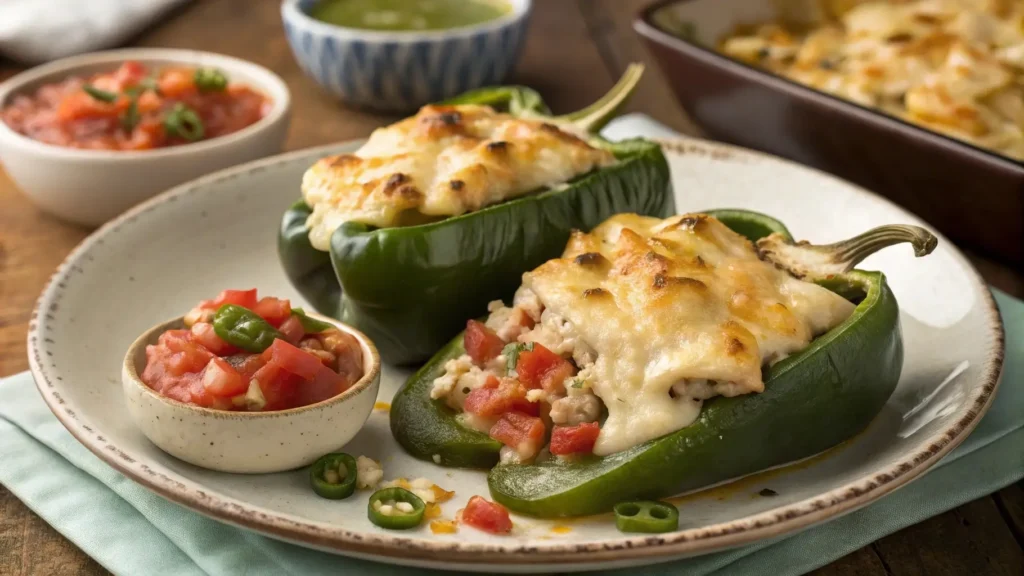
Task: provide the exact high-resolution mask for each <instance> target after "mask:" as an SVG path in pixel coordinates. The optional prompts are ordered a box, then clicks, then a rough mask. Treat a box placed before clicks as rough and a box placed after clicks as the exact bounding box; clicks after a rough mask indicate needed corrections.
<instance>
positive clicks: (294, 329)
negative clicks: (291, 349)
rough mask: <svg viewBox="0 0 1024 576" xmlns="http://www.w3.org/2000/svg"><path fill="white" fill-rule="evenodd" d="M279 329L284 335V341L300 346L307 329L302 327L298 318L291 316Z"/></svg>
mask: <svg viewBox="0 0 1024 576" xmlns="http://www.w3.org/2000/svg"><path fill="white" fill-rule="evenodd" d="M277 329H278V330H280V332H281V334H282V335H284V339H285V340H287V341H288V342H289V343H291V344H298V343H299V342H300V341H301V340H302V337H303V336H305V335H306V329H305V328H303V327H302V321H301V320H299V318H298V316H290V317H289V318H288V319H287V320H285V321H284V322H282V323H281V325H280V326H278V328H277Z"/></svg>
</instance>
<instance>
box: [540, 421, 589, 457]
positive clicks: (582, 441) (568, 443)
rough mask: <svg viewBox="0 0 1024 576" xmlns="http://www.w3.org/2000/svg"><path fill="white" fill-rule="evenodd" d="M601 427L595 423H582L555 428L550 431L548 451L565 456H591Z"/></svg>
mask: <svg viewBox="0 0 1024 576" xmlns="http://www.w3.org/2000/svg"><path fill="white" fill-rule="evenodd" d="M600 433H601V427H600V426H599V425H598V424H597V422H584V423H582V424H577V425H576V426H555V427H554V428H553V429H552V430H551V444H550V446H548V449H549V450H551V453H552V454H557V455H560V456H565V455H568V454H592V453H593V452H594V444H595V443H596V442H597V436H598V434H600Z"/></svg>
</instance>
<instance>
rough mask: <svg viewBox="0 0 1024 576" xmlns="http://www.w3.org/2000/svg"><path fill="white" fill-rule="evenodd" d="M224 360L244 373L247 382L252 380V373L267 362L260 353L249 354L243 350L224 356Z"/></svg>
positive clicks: (237, 370) (243, 376)
mask: <svg viewBox="0 0 1024 576" xmlns="http://www.w3.org/2000/svg"><path fill="white" fill-rule="evenodd" d="M224 361H225V362H227V363H228V364H230V365H231V367H232V368H234V369H235V371H236V372H238V373H239V374H241V375H242V379H243V380H245V382H246V383H248V382H249V380H252V375H253V374H255V373H256V371H257V370H259V369H260V368H262V367H263V365H264V364H266V363H267V362H266V360H264V359H263V356H262V355H260V354H249V353H247V352H242V353H240V354H232V355H231V356H226V357H224Z"/></svg>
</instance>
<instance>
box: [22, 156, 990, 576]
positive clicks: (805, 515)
mask: <svg viewBox="0 0 1024 576" xmlns="http://www.w3.org/2000/svg"><path fill="white" fill-rule="evenodd" d="M661 144H662V146H663V147H664V149H665V150H666V152H667V153H669V154H678V155H684V154H686V155H689V154H698V155H704V156H709V157H719V158H720V157H732V158H740V159H747V160H749V161H757V162H772V163H776V164H780V165H783V166H785V168H786V169H787V170H811V169H808V168H805V167H802V166H799V165H796V164H794V163H791V162H788V161H786V160H782V159H780V158H776V157H774V156H770V155H767V154H761V153H758V152H754V151H750V150H746V149H742V148H738V147H733V146H729V145H725V144H717V143H712V142H707V141H701V140H696V139H681V140H670V141H661ZM338 148H339V145H331V146H323V147H320V148H313V149H307V150H302V151H297V152H292V153H288V154H283V155H280V156H275V157H273V158H268V159H264V160H258V161H255V162H250V163H247V164H243V165H241V166H237V167H234V168H230V169H227V170H223V171H220V172H216V173H214V174H211V175H209V176H206V177H203V178H199V179H197V180H195V181H193V182H191V183H187V184H184V185H181V186H178V187H176V188H173V189H171V190H169V191H167V192H165V193H163V194H161V195H159V196H156V197H154V198H152V199H150V200H148V201H146V202H144V203H142V204H140V205H138V206H136V207H135V208H133V209H132V210H130V211H128V212H126V213H125V214H123V215H122V216H120V217H118V218H116V219H115V220H113V221H111V222H109V223H107V224H106V225H104V226H103V227H102V228H100V229H99V230H98V231H96V232H94V233H93V234H92V235H91V236H89V237H88V238H86V239H85V240H83V241H82V243H81V244H79V246H78V247H76V248H75V249H74V250H73V251H72V252H71V254H70V255H68V257H67V258H66V259H65V260H64V262H63V263H62V264H61V265H60V266H59V267H58V268H57V270H56V272H55V273H54V274H53V276H52V277H51V278H50V282H49V284H48V285H47V287H46V288H45V289H44V290H43V293H42V295H41V296H40V298H39V300H38V302H37V304H36V307H35V309H34V311H33V313H32V317H31V320H30V323H29V332H28V355H29V365H30V368H31V371H32V375H33V377H34V378H35V381H36V386H37V388H38V389H39V391H40V394H41V395H42V397H43V400H44V401H45V402H46V404H47V406H49V408H50V409H51V410H52V411H53V413H54V415H55V416H56V417H57V419H58V420H59V421H60V422H61V423H62V424H63V425H64V426H65V427H66V428H67V429H68V431H69V432H70V433H71V434H72V435H73V436H74V437H75V438H76V439H78V441H79V442H81V443H82V444H83V445H85V447H86V448H88V449H89V450H91V451H92V452H93V453H94V454H96V455H97V456H99V457H100V458H101V459H102V460H103V461H105V462H106V463H107V464H109V465H110V466H112V467H113V468H115V469H116V470H118V471H119V472H121V473H123V474H125V475H127V476H128V477H130V478H132V479H133V480H135V481H136V482H139V483H140V484H142V485H143V486H146V487H147V488H149V489H151V490H153V491H154V492H156V493H158V494H160V495H162V496H163V497H165V498H167V499H169V500H171V501H173V502H177V503H179V504H182V505H184V506H187V507H189V508H192V509H193V510H196V511H198V512H201V513H203V514H205V515H207V516H210V517H212V518H215V519H218V520H221V521H224V522H227V523H230V524H234V525H237V526H241V527H245V528H249V529H251V530H255V531H257V532H261V533H263V534H267V535H270V536H273V537H276V538H279V539H282V540H286V541H291V542H296V543H300V544H304V545H306V546H312V547H316V548H320V549H325V550H334V551H338V552H341V553H345V554H351V555H356V556H362V557H368V556H376V557H383V558H385V559H386V558H393V559H396V560H399V561H400V562H401V563H405V564H408V563H410V562H413V561H422V562H433V563H444V564H445V565H447V566H451V565H453V564H457V565H462V566H465V567H466V568H472V567H473V566H472V565H477V567H479V565H481V564H486V563H493V564H519V565H529V564H564V565H567V566H568V565H572V564H575V565H578V564H580V563H587V564H590V563H599V562H603V561H614V560H619V561H622V560H627V559H635V558H650V557H654V556H662V557H671V556H681V555H687V554H697V553H704V552H711V551H716V550H721V549H724V548H728V547H733V546H738V545H741V544H746V543H750V542H754V541H757V540H763V539H766V538H771V537H774V536H778V535H781V534H784V533H789V532H793V531H795V530H797V529H799V528H804V527H807V526H810V525H812V524H816V523H818V522H821V521H823V520H826V519H828V518H831V517H834V516H837V515H840V514H842V513H845V512H849V511H852V510H854V509H856V508H858V507H860V506H863V505H865V504H867V503H868V502H870V501H873V500H875V499H877V498H879V497H880V496H882V495H885V494H888V493H889V492H892V491H893V490H895V489H896V488H898V487H900V486H902V485H904V484H906V483H907V482H909V481H910V480H912V479H914V478H916V477H918V476H919V475H921V474H922V473H923V472H925V471H926V470H927V469H928V468H930V467H931V466H932V465H934V464H935V463H936V462H938V460H939V459H941V458H942V457H943V456H944V455H946V454H947V453H949V452H950V451H951V450H952V449H953V448H955V447H956V446H957V445H959V444H960V443H961V442H962V441H963V439H964V438H965V437H966V436H967V435H968V434H969V433H970V432H971V431H972V430H973V429H974V427H975V426H976V425H977V424H978V421H979V420H980V417H981V415H982V414H984V412H985V410H986V409H987V408H988V406H989V404H990V403H991V401H992V397H993V395H994V393H995V390H996V388H997V386H998V384H999V378H1000V374H1001V370H1002V363H1003V353H1004V345H1005V343H1004V332H1003V325H1002V320H1001V318H1000V317H999V310H998V308H997V306H996V304H995V300H994V299H993V297H992V294H991V292H989V290H988V287H987V286H986V284H985V283H984V281H983V280H982V278H981V277H980V275H978V273H977V271H975V270H974V268H973V266H971V265H970V263H969V262H968V261H967V260H966V258H965V257H963V256H962V255H960V254H958V253H954V254H955V256H956V258H957V259H958V260H959V261H961V263H962V264H963V267H964V269H965V271H967V273H968V275H969V276H970V278H971V281H972V283H973V284H974V288H975V289H976V290H978V292H979V293H980V294H981V295H982V297H983V299H984V303H983V306H984V308H985V314H986V315H987V320H988V324H989V326H990V327H991V332H990V340H991V341H992V343H993V348H992V349H991V350H990V351H989V356H988V359H987V361H986V363H985V365H984V367H983V372H982V374H983V375H982V380H983V384H982V385H981V386H980V387H978V388H976V389H975V392H974V395H973V397H971V398H969V399H968V402H967V404H966V406H965V408H963V409H962V411H963V412H964V413H963V415H962V416H961V417H960V418H959V419H958V420H957V421H956V422H954V423H953V424H952V425H950V426H949V427H948V428H946V429H945V430H943V431H941V432H939V433H936V434H935V435H933V436H932V437H930V438H929V439H928V445H927V447H926V448H925V449H924V450H922V451H920V452H918V453H916V454H913V455H911V456H908V457H907V458H904V459H902V460H901V461H899V462H895V463H893V464H891V465H889V466H887V467H886V469H885V470H884V471H883V472H880V473H877V474H871V475H868V476H864V477H861V478H859V479H857V480H855V481H853V482H849V483H847V484H845V485H843V486H840V487H838V488H835V489H833V490H831V491H829V492H826V493H824V494H821V495H818V496H816V497H813V498H808V499H805V500H802V501H799V502H794V503H792V504H789V505H787V506H784V507H780V508H777V509H774V510H769V511H766V512H763V513H760V514H755V515H752V516H747V517H744V518H740V519H737V520H732V521H729V522H723V523H718V524H713V525H709V526H704V527H700V528H692V529H687V530H681V531H679V532H673V533H669V534H663V535H648V536H633V537H623V538H616V539H610V540H599V541H593V542H586V543H576V544H573V543H564V542H557V541H555V542H550V543H549V542H545V543H543V544H538V545H529V544H511V545H508V546H500V545H494V544H481V543H470V542H441V541H433V540H419V539H412V538H407V537H402V536H400V535H391V534H376V533H374V534H365V533H360V532H353V531H350V530H347V529H344V528H342V527H339V526H337V525H332V524H328V523H321V522H311V521H307V520H304V519H302V518H299V517H296V516H292V515H288V514H284V513H267V512H266V511H264V510H262V509H260V508H258V507H254V506H252V505H250V504H247V503H246V502H243V501H240V500H237V499H234V498H229V497H226V496H222V495H216V496H214V495H211V494H210V493H209V492H208V491H207V490H204V489H203V487H202V486H201V485H198V484H196V483H194V482H192V481H190V480H184V481H182V480H180V479H178V478H172V477H170V476H167V475H165V474H163V473H161V472H158V471H156V470H153V469H152V468H150V467H149V466H147V465H146V464H145V463H143V462H140V461H138V460H136V459H135V458H134V457H132V456H131V455H129V454H126V453H125V452H123V451H122V450H121V449H119V448H118V447H117V446H114V445H113V444H111V443H110V442H109V440H108V439H107V438H105V437H104V436H103V434H102V433H101V432H100V431H98V430H96V429H95V428H92V427H91V426H90V425H89V424H87V423H85V422H83V421H82V420H81V419H80V418H79V415H78V414H77V413H76V412H75V410H74V407H73V406H70V405H68V403H67V402H66V401H65V400H64V398H63V397H62V396H61V395H60V393H59V392H58V391H57V390H55V386H54V383H53V382H54V379H55V377H56V376H55V375H53V374H52V373H51V371H50V369H51V368H54V367H55V366H56V364H55V363H53V362H52V359H50V358H49V356H50V354H51V353H50V352H49V349H48V348H49V346H50V343H52V340H50V338H49V334H48V333H49V332H50V331H51V330H52V328H51V327H50V326H49V322H51V321H53V320H54V318H55V317H54V316H53V312H54V311H56V309H57V308H56V305H57V302H58V301H59V299H60V297H61V295H62V292H63V291H64V289H65V287H66V280H67V279H68V278H69V277H70V276H71V275H73V274H75V273H76V272H77V271H80V270H81V266H80V262H81V261H82V260H83V258H85V256H86V254H87V252H88V250H89V248H90V247H92V245H93V244H95V243H102V242H103V239H102V237H103V236H104V235H105V234H107V233H113V232H116V230H117V229H118V228H119V227H121V226H123V225H125V224H127V223H130V222H132V221H133V220H135V219H136V218H137V217H138V216H140V215H141V214H144V213H146V212H150V211H152V210H154V209H156V208H157V207H158V206H160V205H162V204H164V203H165V202H175V201H178V200H179V199H185V198H187V197H189V196H190V195H193V194H195V193H197V192H198V191H200V190H202V189H204V188H205V187H207V186H209V185H211V184H214V183H217V182H220V181H222V180H229V179H233V178H236V177H238V176H240V175H242V174H247V173H253V172H261V171H264V170H267V169H271V168H273V167H275V166H278V165H280V164H285V163H289V162H292V161H294V160H295V159H298V158H306V157H311V156H316V157H321V156H326V155H329V154H332V153H336V152H337V151H338ZM811 171H812V172H815V173H816V174H818V175H819V176H820V177H822V178H826V179H830V180H835V181H840V180H839V179H837V178H833V177H831V176H829V175H827V174H824V173H821V172H819V171H817V170H811ZM840 182H841V181H840ZM844 185H846V186H850V187H852V188H855V189H856V190H857V191H858V192H859V193H860V194H861V195H862V196H863V197H864V200H865V201H872V202H876V203H881V204H884V205H886V206H889V207H891V208H894V209H897V210H901V209H900V208H898V207H896V206H895V204H893V203H892V202H889V201H888V200H885V199H884V198H881V197H879V196H877V195H875V194H873V193H870V192H867V191H865V190H863V189H860V188H857V187H855V186H853V185H852V184H847V183H844ZM940 241H945V240H941V239H940ZM44 359H45V360H44Z"/></svg>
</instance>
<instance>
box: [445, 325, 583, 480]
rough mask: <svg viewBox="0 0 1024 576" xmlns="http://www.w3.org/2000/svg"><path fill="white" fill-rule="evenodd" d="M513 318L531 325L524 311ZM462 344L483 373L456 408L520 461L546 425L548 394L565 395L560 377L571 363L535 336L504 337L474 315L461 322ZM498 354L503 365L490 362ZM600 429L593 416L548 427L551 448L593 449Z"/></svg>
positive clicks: (571, 371) (559, 451)
mask: <svg viewBox="0 0 1024 576" xmlns="http://www.w3.org/2000/svg"><path fill="white" fill-rule="evenodd" d="M513 320H514V321H516V322H518V323H519V324H521V325H522V326H523V327H526V328H529V327H530V326H532V325H533V320H532V319H531V318H530V317H529V316H527V315H525V314H520V317H519V318H513ZM524 320H525V321H526V322H524ZM463 347H464V348H465V350H466V354H467V355H468V356H469V358H470V360H472V362H473V364H475V365H476V366H477V367H478V368H481V369H483V370H485V372H486V373H487V376H486V379H485V380H484V382H483V384H482V385H478V386H476V387H474V388H473V389H472V390H467V392H466V396H465V399H464V401H463V402H462V405H461V406H460V407H459V408H460V409H461V410H462V411H464V412H466V413H468V414H472V415H473V416H474V417H475V420H474V421H475V422H477V423H478V424H474V428H477V429H481V430H487V432H488V435H489V436H490V437H491V438H493V439H495V440H497V441H499V442H501V443H502V444H504V445H505V446H507V447H508V448H510V449H512V450H513V451H514V452H515V453H516V454H518V458H519V459H520V461H522V460H529V459H531V458H533V457H534V456H536V454H537V453H538V452H539V450H540V449H541V448H542V447H543V445H544V441H545V438H546V437H547V435H548V432H549V426H550V425H551V420H550V418H549V417H548V411H549V410H550V407H551V405H550V400H549V399H551V398H563V397H565V396H566V394H567V391H566V388H565V382H566V381H567V380H569V379H571V378H572V377H573V376H575V375H576V373H577V368H576V365H575V364H574V363H573V362H572V361H571V360H569V359H567V358H563V357H562V356H560V355H559V354H556V353H555V352H552V351H551V350H550V349H548V348H546V347H545V346H544V345H542V344H540V343H539V342H516V341H512V342H506V341H505V340H503V339H502V337H501V336H499V335H498V333H497V332H495V331H494V330H493V329H491V328H490V327H488V326H487V325H485V324H484V323H482V322H479V321H477V320H470V321H469V322H467V323H466V331H465V333H464V334H463ZM502 354H505V355H506V356H508V358H506V365H504V366H502V367H495V366H494V365H493V362H492V361H493V360H494V359H495V358H498V356H501V355H502ZM535 392H540V394H539V395H535V394H534V393H535ZM542 416H543V418H542ZM545 423H547V424H545ZM481 426H487V428H481ZM600 430H601V428H600V425H599V424H598V423H597V422H587V423H583V424H579V425H577V426H555V427H554V428H552V429H551V430H550V432H551V442H550V452H551V453H552V454H555V455H559V456H570V455H574V454H584V453H586V454H589V453H592V452H593V450H594V444H595V443H596V442H597V437H598V435H599V434H600ZM503 458H504V457H503Z"/></svg>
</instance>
